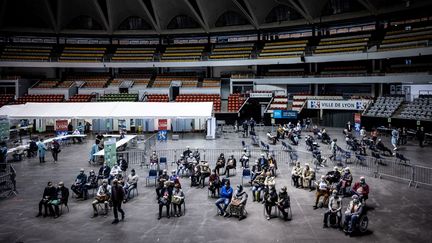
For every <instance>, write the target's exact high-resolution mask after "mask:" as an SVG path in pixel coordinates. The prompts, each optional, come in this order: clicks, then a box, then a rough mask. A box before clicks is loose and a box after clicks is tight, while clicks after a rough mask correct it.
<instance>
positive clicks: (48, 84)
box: [33, 80, 59, 89]
mask: <svg viewBox="0 0 432 243" xmlns="http://www.w3.org/2000/svg"><path fill="white" fill-rule="evenodd" d="M58 84H59V81H58V80H41V81H39V82H38V83H37V84H35V86H33V88H38V89H51V88H55V87H57V85H58Z"/></svg>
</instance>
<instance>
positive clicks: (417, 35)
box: [378, 26, 432, 51]
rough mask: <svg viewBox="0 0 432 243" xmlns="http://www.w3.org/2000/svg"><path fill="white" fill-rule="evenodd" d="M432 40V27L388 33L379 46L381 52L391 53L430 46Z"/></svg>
mask: <svg viewBox="0 0 432 243" xmlns="http://www.w3.org/2000/svg"><path fill="white" fill-rule="evenodd" d="M431 40H432V27H431V26H429V27H423V28H415V29H412V30H399V31H390V32H387V33H386V36H385V37H384V40H383V41H382V43H381V45H380V46H379V48H378V50H379V51H391V50H400V49H409V48H418V47H425V46H428V43H429V42H430V41H431Z"/></svg>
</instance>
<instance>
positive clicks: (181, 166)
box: [176, 154, 189, 175]
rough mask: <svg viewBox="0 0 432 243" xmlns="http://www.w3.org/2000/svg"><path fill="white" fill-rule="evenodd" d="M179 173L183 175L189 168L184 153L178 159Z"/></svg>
mask: <svg viewBox="0 0 432 243" xmlns="http://www.w3.org/2000/svg"><path fill="white" fill-rule="evenodd" d="M176 163H177V175H180V172H181V174H182V175H184V174H185V171H187V170H188V167H189V166H188V163H187V160H186V159H185V157H184V155H183V154H182V155H180V159H179V160H177V162H176Z"/></svg>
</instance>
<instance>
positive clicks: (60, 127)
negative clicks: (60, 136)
mask: <svg viewBox="0 0 432 243" xmlns="http://www.w3.org/2000/svg"><path fill="white" fill-rule="evenodd" d="M55 130H56V131H67V130H68V120H56V122H55Z"/></svg>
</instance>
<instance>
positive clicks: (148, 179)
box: [146, 169, 158, 186]
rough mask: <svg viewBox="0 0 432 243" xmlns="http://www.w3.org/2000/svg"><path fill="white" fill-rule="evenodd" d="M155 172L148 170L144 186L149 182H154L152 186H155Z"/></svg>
mask: <svg viewBox="0 0 432 243" xmlns="http://www.w3.org/2000/svg"><path fill="white" fill-rule="evenodd" d="M157 177H158V176H157V170H153V169H151V170H149V174H148V176H147V177H146V186H148V184H149V183H150V180H154V185H155V186H156V180H157Z"/></svg>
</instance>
